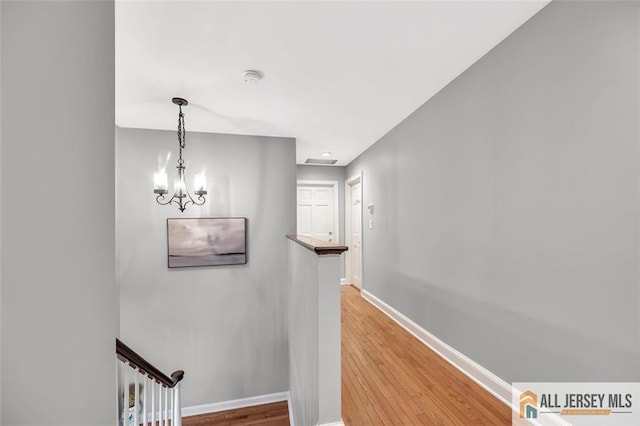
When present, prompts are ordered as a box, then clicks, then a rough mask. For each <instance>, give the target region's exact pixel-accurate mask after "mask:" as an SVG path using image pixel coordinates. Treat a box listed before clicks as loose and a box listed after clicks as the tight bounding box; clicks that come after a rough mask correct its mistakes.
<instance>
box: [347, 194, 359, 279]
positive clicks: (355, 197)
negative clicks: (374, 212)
mask: <svg viewBox="0 0 640 426" xmlns="http://www.w3.org/2000/svg"><path fill="white" fill-rule="evenodd" d="M361 189H362V186H361V184H360V183H359V182H358V183H356V184H355V185H352V186H351V246H350V247H349V251H350V252H351V255H350V256H349V261H350V263H351V264H350V268H349V270H350V271H351V276H350V277H349V278H350V281H351V284H353V285H355V286H356V287H358V288H362V191H361Z"/></svg>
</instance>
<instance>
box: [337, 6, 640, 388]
mask: <svg viewBox="0 0 640 426" xmlns="http://www.w3.org/2000/svg"><path fill="white" fill-rule="evenodd" d="M639 7H640V4H638V3H631V2H627V3H614V2H610V3H594V2H570V3H565V2H552V3H551V4H550V5H549V6H547V7H546V8H544V9H543V10H542V11H541V12H540V13H538V14H537V15H536V16H534V17H533V18H532V19H531V20H530V21H529V22H528V23H526V24H525V25H524V26H523V27H521V28H520V29H518V30H517V31H516V32H515V33H513V34H512V35H511V36H510V37H508V38H507V39H506V40H505V41H504V42H502V43H501V44H500V45H499V46H497V47H496V48H495V49H493V50H492V51H491V52H489V53H488V54H487V55H486V56H485V57H483V58H482V59H481V60H480V61H478V62H477V63H476V64H475V65H473V66H472V67H471V68H470V69H468V70H467V71H466V72H464V73H463V74H462V75H461V76H459V77H458V78H457V79H456V80H455V81H453V82H452V83H451V84H449V85H448V86H447V87H446V88H444V89H443V90H442V91H441V92H440V93H438V94H437V95H436V96H435V97H434V98H432V99H431V100H429V101H428V102H427V103H426V104H424V105H423V106H422V107H420V108H419V109H418V110H417V111H416V112H414V113H413V114H412V115H411V116H409V117H408V118H407V119H406V120H405V121H403V122H402V123H401V124H399V125H398V126H397V127H396V128H394V129H393V130H392V131H391V132H389V133H388V134H387V135H385V136H384V137H383V138H382V139H381V140H380V141H379V142H377V143H376V144H375V145H374V146H372V147H371V148H370V149H369V150H367V151H366V152H365V153H363V154H362V155H361V156H360V157H359V158H358V159H356V160H355V161H354V162H353V163H351V164H350V165H349V166H348V168H347V175H353V174H355V173H356V172H359V171H360V170H362V171H363V172H364V178H363V182H364V184H363V191H364V200H363V203H364V204H365V205H366V204H367V203H375V205H376V210H375V214H374V215H373V220H374V229H373V230H369V229H368V228H367V227H365V230H364V236H363V238H364V274H363V277H364V289H365V290H367V291H370V292H371V293H373V294H375V295H376V296H378V297H380V298H381V299H383V300H384V301H385V302H387V303H389V304H390V305H392V306H393V307H395V308H396V309H398V310H399V311H400V312H402V313H403V314H405V315H407V316H408V317H409V318H411V319H412V320H414V321H415V322H417V323H418V324H420V325H421V326H422V327H424V328H425V329H427V330H429V331H430V332H432V333H433V334H435V335H436V336H438V337H439V338H441V339H442V340H444V341H445V342H446V343H448V344H450V345H451V346H453V347H454V348H456V349H458V350H459V351H461V352H462V353H464V354H466V355H467V356H469V357H471V358H472V359H473V360H475V361H476V362H478V363H480V364H481V365H483V366H484V367H486V368H488V369H489V370H491V371H492V372H494V373H495V374H497V375H498V376H500V377H501V378H503V379H505V380H507V381H606V380H609V381H635V380H638V379H640V365H639V359H640V358H639V339H638V337H639V323H638V311H639V308H640V306H639V289H638V278H639V277H638V256H639V254H640V253H639V250H638V231H639V229H638V228H639V226H638V214H639V211H638V206H639V185H638V176H639V175H638V173H639V166H638V161H639V160H638V158H639V157H638V141H639V138H638V136H639V132H638V117H639V113H640V111H639V108H638V101H639V81H638V79H639V76H640V69H639V68H638V63H639V52H640V50H639V48H640V46H639V42H638V40H639V30H638V29H639ZM365 215H366V216H367V217H366V218H365V220H364V221H363V222H365V223H367V222H368V221H367V220H366V219H368V213H365Z"/></svg>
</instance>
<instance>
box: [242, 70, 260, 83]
mask: <svg viewBox="0 0 640 426" xmlns="http://www.w3.org/2000/svg"><path fill="white" fill-rule="evenodd" d="M242 75H243V76H244V82H245V83H247V84H251V85H253V86H256V85H257V84H258V82H259V81H260V80H262V78H263V77H264V74H262V73H261V72H260V71H258V70H246V71H245V72H243V73H242Z"/></svg>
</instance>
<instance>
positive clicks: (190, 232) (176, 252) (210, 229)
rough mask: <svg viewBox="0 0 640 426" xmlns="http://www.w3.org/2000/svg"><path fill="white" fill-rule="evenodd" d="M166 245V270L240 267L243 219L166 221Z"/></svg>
mask: <svg viewBox="0 0 640 426" xmlns="http://www.w3.org/2000/svg"><path fill="white" fill-rule="evenodd" d="M167 245H168V265H169V268H186V267H192V266H221V265H244V264H246V263H247V219H246V218H244V217H225V218H195V219H167Z"/></svg>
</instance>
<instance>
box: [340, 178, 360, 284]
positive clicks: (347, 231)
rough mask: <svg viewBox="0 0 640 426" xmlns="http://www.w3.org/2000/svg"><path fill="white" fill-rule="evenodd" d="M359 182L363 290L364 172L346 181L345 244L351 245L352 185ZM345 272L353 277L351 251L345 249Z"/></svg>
mask: <svg viewBox="0 0 640 426" xmlns="http://www.w3.org/2000/svg"><path fill="white" fill-rule="evenodd" d="M358 183H359V184H360V208H359V209H360V290H362V289H364V233H363V230H364V223H363V220H364V212H363V211H362V206H363V205H364V202H363V194H364V191H363V188H364V185H363V182H362V172H358V173H357V174H355V175H353V176H351V177H350V178H348V179H346V180H345V181H344V229H345V231H344V233H345V235H344V244H345V245H346V246H347V247H351V212H352V209H353V206H352V205H351V187H352V186H353V185H356V184H358ZM344 274H345V276H346V279H347V280H350V279H351V253H350V251H349V250H347V251H345V259H344ZM347 282H348V281H347Z"/></svg>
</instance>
